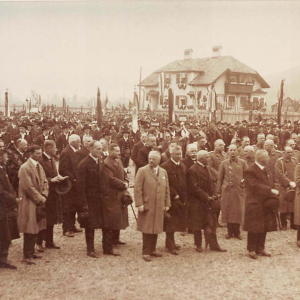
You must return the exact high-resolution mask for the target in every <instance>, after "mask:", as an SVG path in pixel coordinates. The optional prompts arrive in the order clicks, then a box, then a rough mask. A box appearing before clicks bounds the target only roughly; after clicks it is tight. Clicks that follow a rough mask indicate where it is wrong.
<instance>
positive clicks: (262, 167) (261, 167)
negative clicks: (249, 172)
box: [255, 161, 265, 170]
mask: <svg viewBox="0 0 300 300" xmlns="http://www.w3.org/2000/svg"><path fill="white" fill-rule="evenodd" d="M255 163H256V165H257V166H258V167H259V168H260V169H261V170H264V169H265V167H264V166H262V165H260V164H259V163H258V162H257V161H256V162H255Z"/></svg>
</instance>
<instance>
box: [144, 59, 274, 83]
mask: <svg viewBox="0 0 300 300" xmlns="http://www.w3.org/2000/svg"><path fill="white" fill-rule="evenodd" d="M227 70H230V71H231V72H236V73H248V74H253V75H254V76H255V78H256V79H257V80H258V81H259V82H260V84H261V86H262V88H269V87H270V86H269V85H268V84H267V83H266V81H265V80H264V79H263V78H262V77H261V76H260V75H259V74H258V73H257V72H256V71H255V70H253V69H251V68H250V67H248V66H246V65H245V64H243V63H241V62H240V61H238V60H237V59H235V58H233V57H232V56H219V57H207V58H191V59H181V60H176V61H173V62H171V63H169V64H167V65H166V66H164V67H163V68H160V69H158V70H156V71H155V72H154V73H152V74H151V75H150V76H149V77H147V78H146V79H145V80H143V81H142V82H141V83H140V84H141V85H142V86H154V84H158V76H157V74H158V73H161V72H165V73H172V72H174V73H177V72H196V73H199V75H198V76H197V77H196V78H194V79H193V80H192V81H191V82H190V83H189V85H208V84H212V83H213V82H214V81H216V80H217V79H218V78H219V77H220V76H221V75H222V74H223V73H224V72H226V71H227ZM154 75H156V76H154Z"/></svg>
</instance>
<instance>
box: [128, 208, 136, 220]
mask: <svg viewBox="0 0 300 300" xmlns="http://www.w3.org/2000/svg"><path fill="white" fill-rule="evenodd" d="M130 206H131V208H132V211H133V215H134V217H135V220H136V221H137V217H136V214H135V211H134V209H133V206H132V204H130Z"/></svg>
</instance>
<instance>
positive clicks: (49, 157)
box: [43, 152, 51, 159]
mask: <svg viewBox="0 0 300 300" xmlns="http://www.w3.org/2000/svg"><path fill="white" fill-rule="evenodd" d="M43 153H44V155H45V156H46V157H47V158H48V159H51V156H49V155H48V154H47V153H46V152H43Z"/></svg>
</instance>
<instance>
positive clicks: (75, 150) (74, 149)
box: [70, 145, 77, 153]
mask: <svg viewBox="0 0 300 300" xmlns="http://www.w3.org/2000/svg"><path fill="white" fill-rule="evenodd" d="M70 147H71V148H72V150H73V151H74V152H75V153H76V152H77V150H76V149H75V148H74V147H73V146H71V145H70Z"/></svg>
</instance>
